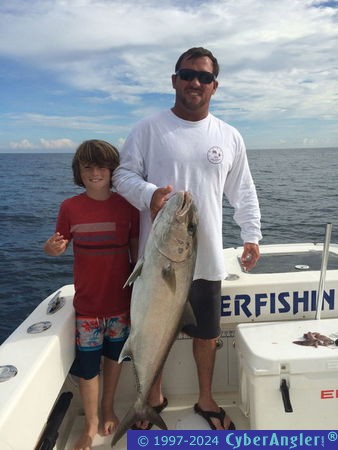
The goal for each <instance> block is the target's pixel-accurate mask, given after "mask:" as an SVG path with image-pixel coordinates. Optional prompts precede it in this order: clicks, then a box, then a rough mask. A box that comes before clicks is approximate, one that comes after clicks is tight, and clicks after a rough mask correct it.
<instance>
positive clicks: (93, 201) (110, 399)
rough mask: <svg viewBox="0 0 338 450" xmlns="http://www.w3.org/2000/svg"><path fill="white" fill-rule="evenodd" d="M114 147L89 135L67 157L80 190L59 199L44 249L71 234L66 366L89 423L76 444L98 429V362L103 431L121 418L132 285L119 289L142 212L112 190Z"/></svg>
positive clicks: (56, 248)
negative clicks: (119, 390)
mask: <svg viewBox="0 0 338 450" xmlns="http://www.w3.org/2000/svg"><path fill="white" fill-rule="evenodd" d="M118 165H119V153H118V151H117V150H116V148H115V147H113V146H112V145H110V144H109V143H107V142H104V141H99V140H90V141H85V142H83V143H82V144H81V145H80V146H79V148H78V149H77V151H76V153H75V155H74V158H73V163H72V169H73V175H74V182H75V184H77V185H79V186H82V187H84V188H85V192H83V193H81V194H80V195H76V196H75V197H72V198H69V199H66V200H65V201H64V202H63V203H62V204H61V206H60V210H59V214H58V219H57V226H56V233H55V234H53V235H52V236H51V237H50V238H49V239H48V240H47V241H46V243H45V246H44V250H45V252H46V253H47V254H48V255H51V256H57V255H61V254H62V253H64V251H65V250H66V249H67V247H68V244H69V242H70V241H71V240H73V252H74V286H75V295H74V308H75V313H76V357H75V361H74V363H73V366H72V368H71V373H72V374H74V375H76V376H78V377H79V387H80V395H81V398H82V402H83V408H84V412H85V417H86V427H85V430H84V432H83V434H82V435H81V436H80V438H79V440H78V442H77V444H76V446H75V447H74V448H75V449H76V450H80V449H81V450H84V449H86V450H89V449H90V448H91V445H92V441H93V438H94V436H95V435H96V434H97V433H98V430H99V415H98V403H99V372H100V361H101V356H102V355H103V356H104V365H103V395H102V402H101V414H102V433H103V434H104V435H108V434H111V433H112V432H113V431H114V430H115V429H116V427H117V425H118V418H117V416H116V414H115V412H114V395H115V391H116V386H117V383H118V378H119V375H120V371H121V365H119V364H118V363H117V360H118V357H119V354H120V351H121V349H122V347H123V344H124V342H125V340H126V338H127V336H128V332H129V307H130V296H131V291H130V289H129V288H128V289H123V285H124V283H125V281H126V280H127V278H128V276H129V274H130V272H131V265H132V264H134V263H135V262H136V259H137V248H138V231H139V214H138V211H137V210H136V209H135V208H134V207H133V206H131V205H130V204H129V203H128V202H127V201H126V200H124V199H123V198H122V197H121V196H120V195H118V194H117V193H115V192H112V191H111V187H112V181H111V178H112V173H113V171H114V169H115V168H116V167H117V166H118Z"/></svg>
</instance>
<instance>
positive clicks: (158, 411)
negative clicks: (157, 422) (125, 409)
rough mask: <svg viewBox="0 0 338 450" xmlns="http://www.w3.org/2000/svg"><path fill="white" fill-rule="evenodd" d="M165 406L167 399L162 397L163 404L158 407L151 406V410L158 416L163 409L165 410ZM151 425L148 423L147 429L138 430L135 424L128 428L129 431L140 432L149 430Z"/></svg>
mask: <svg viewBox="0 0 338 450" xmlns="http://www.w3.org/2000/svg"><path fill="white" fill-rule="evenodd" d="M167 406H168V399H167V397H163V402H162V403H161V404H160V405H157V406H153V410H154V411H155V412H157V414H160V413H161V412H162V411H163V410H164V408H166V407H167ZM153 425H154V424H153V423H151V422H149V423H148V426H147V428H140V427H138V426H137V425H136V423H135V424H134V425H133V426H132V427H130V429H131V430H142V431H145V430H151V428H152V427H153Z"/></svg>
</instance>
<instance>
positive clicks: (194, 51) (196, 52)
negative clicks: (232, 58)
mask: <svg viewBox="0 0 338 450" xmlns="http://www.w3.org/2000/svg"><path fill="white" fill-rule="evenodd" d="M203 56H207V57H208V58H210V59H211V61H212V64H213V70H212V73H213V74H214V75H215V78H217V75H218V73H219V64H218V61H217V59H216V58H215V57H214V55H213V54H212V53H211V51H210V50H207V49H206V48H203V47H193V48H190V49H189V50H187V51H186V52H184V53H182V55H181V56H180V57H179V58H178V60H177V63H176V66H175V73H176V72H177V71H178V70H179V69H180V68H181V63H182V61H183V60H184V59H196V58H202V57H203Z"/></svg>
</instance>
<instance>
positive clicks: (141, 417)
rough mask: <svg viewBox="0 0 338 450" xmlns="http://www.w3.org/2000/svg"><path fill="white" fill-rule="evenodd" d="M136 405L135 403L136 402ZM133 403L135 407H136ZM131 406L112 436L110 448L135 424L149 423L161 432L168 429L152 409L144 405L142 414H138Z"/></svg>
mask: <svg viewBox="0 0 338 450" xmlns="http://www.w3.org/2000/svg"><path fill="white" fill-rule="evenodd" d="M136 403H137V402H136ZM136 403H135V405H136ZM135 405H134V406H132V407H131V408H130V409H129V411H128V412H127V414H126V415H125V417H124V418H123V419H122V421H121V422H120V424H119V426H118V427H117V430H116V432H115V434H114V437H113V439H112V441H111V446H112V447H113V446H114V445H115V444H116V443H117V441H119V440H120V439H121V437H122V436H123V435H124V434H125V433H126V432H127V431H128V430H129V428H130V427H131V426H132V425H134V424H135V423H137V422H142V421H146V420H147V421H149V422H151V423H153V424H155V425H157V426H158V427H159V428H161V429H162V430H167V429H168V427H167V425H166V424H165V422H164V420H163V419H162V417H161V416H160V415H159V414H158V413H157V412H156V411H155V410H154V408H152V407H151V406H150V405H148V404H146V405H144V408H143V411H142V413H138V412H137V410H136V407H135Z"/></svg>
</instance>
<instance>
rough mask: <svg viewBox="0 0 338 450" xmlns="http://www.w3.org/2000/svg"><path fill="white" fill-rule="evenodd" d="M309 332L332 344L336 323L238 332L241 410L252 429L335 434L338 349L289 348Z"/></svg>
mask: <svg viewBox="0 0 338 450" xmlns="http://www.w3.org/2000/svg"><path fill="white" fill-rule="evenodd" d="M309 331H310V332H319V333H320V334H323V335H325V336H327V337H330V338H331V339H333V340H334V341H335V340H336V339H337V338H338V319H324V320H301V321H292V322H291V321H290V322H269V323H266V322H265V323H251V324H240V325H238V326H237V328H236V331H235V348H236V353H237V356H238V363H239V377H240V380H239V384H240V386H239V388H240V389H239V390H240V408H241V410H242V412H243V413H244V414H245V415H246V416H247V417H248V418H249V421H250V428H251V429H253V430H264V429H266V430H269V429H275V430H282V429H284V430H296V429H298V430H300V429H303V430H311V429H312V430H313V429H317V430H328V429H332V430H337V429H338V347H337V346H336V345H334V344H333V345H330V346H328V347H323V346H318V347H312V346H311V347H310V346H302V345H298V344H294V343H293V341H298V340H302V338H303V335H304V333H307V332H309Z"/></svg>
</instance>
